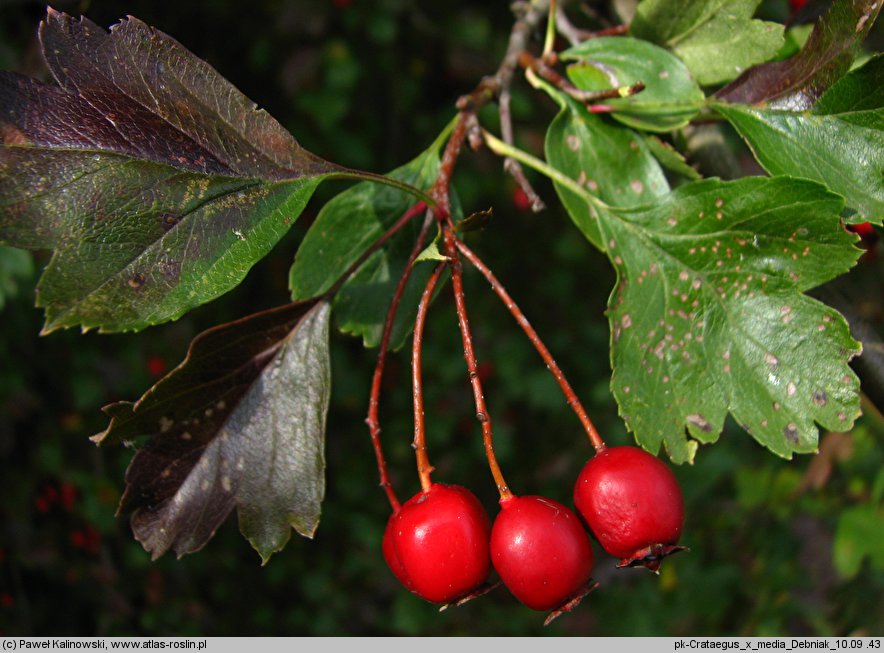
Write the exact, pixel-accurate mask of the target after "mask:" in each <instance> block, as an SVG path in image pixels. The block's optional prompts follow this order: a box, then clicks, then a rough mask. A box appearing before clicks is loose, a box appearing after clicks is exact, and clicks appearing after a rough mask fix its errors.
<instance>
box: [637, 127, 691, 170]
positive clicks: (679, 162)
mask: <svg viewBox="0 0 884 653" xmlns="http://www.w3.org/2000/svg"><path fill="white" fill-rule="evenodd" d="M645 144H646V145H647V146H648V149H649V150H650V151H651V154H653V155H654V158H656V159H657V161H659V162H660V165H661V166H663V167H664V168H666V169H667V170H669V171H670V172H674V173H675V174H677V175H681V176H682V177H686V178H688V179H690V180H692V181H696V180H697V179H700V177H701V175H700V173H699V172H697V170H696V169H695V168H693V167H692V166H690V165H688V162H687V161H686V160H685V158H684V156H683V155H682V153H681V152H679V151H678V150H676V149H675V148H674V147H672V145H670V144H669V143H667V142H665V141H662V140H660V139H659V138H657V137H656V136H654V135H653V134H649V135H647V136H645Z"/></svg>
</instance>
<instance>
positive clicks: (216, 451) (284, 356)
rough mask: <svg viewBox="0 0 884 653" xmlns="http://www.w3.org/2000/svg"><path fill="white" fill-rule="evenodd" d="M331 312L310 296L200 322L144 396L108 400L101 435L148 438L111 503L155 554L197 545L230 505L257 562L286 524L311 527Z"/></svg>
mask: <svg viewBox="0 0 884 653" xmlns="http://www.w3.org/2000/svg"><path fill="white" fill-rule="evenodd" d="M329 314H330V310H329V306H328V304H327V303H326V302H316V301H309V302H302V303H296V304H289V305H287V306H284V307H281V308H277V309H272V310H269V311H265V312H262V313H257V314H255V315H251V316H249V317H246V318H243V319H240V320H237V321H235V322H231V323H229V324H224V325H221V326H218V327H215V328H213V329H210V330H208V331H205V332H203V333H202V334H200V335H199V336H197V337H196V338H195V339H194V341H193V343H192V344H191V346H190V350H189V351H188V354H187V358H186V359H185V360H184V362H183V363H182V364H181V365H179V366H178V367H177V368H176V369H175V370H173V371H172V372H171V373H170V374H169V375H167V376H166V377H165V378H163V379H161V380H160V381H159V382H158V383H157V384H156V385H155V386H154V387H153V388H151V389H150V390H148V391H147V392H146V393H145V394H144V396H143V397H142V398H141V399H140V400H138V401H137V402H135V403H130V402H119V403H116V404H112V405H110V406H107V407H106V408H105V412H107V413H108V414H109V415H110V416H111V421H110V424H109V425H108V428H107V429H106V430H105V431H103V432H102V433H100V434H98V435H96V436H95V437H94V438H93V439H94V440H95V441H96V442H98V443H99V444H108V443H119V442H136V441H138V440H140V439H142V438H143V437H144V436H148V437H149V439H148V440H147V442H146V443H145V444H144V446H142V447H141V448H140V449H139V450H138V452H137V453H136V454H135V457H134V458H133V460H132V463H131V465H130V466H129V469H128V471H127V473H126V491H125V494H124V495H123V498H122V500H121V502H120V508H119V511H120V512H121V513H131V515H132V528H133V531H134V532H135V536H136V538H137V539H138V540H139V541H140V542H141V543H142V544H143V545H144V547H145V549H147V550H148V551H150V552H151V553H152V554H153V556H154V558H156V557H159V556H160V555H162V554H163V553H165V552H166V551H167V550H169V549H173V550H174V551H175V552H176V553H177V554H178V555H179V556H181V555H184V554H186V553H192V552H194V551H197V550H199V549H200V548H202V547H203V546H204V545H205V544H206V543H207V542H208V541H209V539H211V537H212V535H214V533H215V530H216V529H217V528H218V527H219V526H220V525H221V523H222V522H223V521H224V520H225V519H226V518H227V516H228V515H229V514H230V511H231V510H233V508H234V507H236V508H237V510H238V514H239V520H240V529H241V530H242V532H243V534H244V535H245V536H246V537H247V538H248V539H249V541H250V542H251V543H252V545H253V546H254V547H255V549H256V550H257V551H258V552H259V553H260V554H261V557H262V558H263V559H264V560H265V561H266V560H267V559H268V558H269V557H270V555H272V554H273V553H274V552H276V551H278V550H280V549H281V548H282V547H283V546H284V545H285V543H286V542H287V541H288V539H289V536H290V534H291V528H292V527H294V528H295V529H296V530H297V531H298V532H299V533H301V534H302V535H305V536H308V537H310V536H312V534H313V532H314V531H315V529H316V526H317V524H318V522H319V511H320V503H321V501H322V498H323V494H324V489H325V481H324V467H325V463H324V438H325V415H326V411H327V408H328V397H329V391H330V372H329V363H328V323H329Z"/></svg>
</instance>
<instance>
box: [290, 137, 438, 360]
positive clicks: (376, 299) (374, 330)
mask: <svg viewBox="0 0 884 653" xmlns="http://www.w3.org/2000/svg"><path fill="white" fill-rule="evenodd" d="M447 133H448V130H445V131H444V132H443V133H442V134H441V135H440V137H439V138H438V139H437V140H436V142H434V143H433V144H432V145H431V146H430V147H429V148H428V149H427V150H426V151H424V152H422V153H421V154H420V155H418V156H417V157H416V158H414V159H413V160H412V161H410V162H409V163H406V164H405V165H404V166H401V167H399V168H397V169H395V170H393V171H392V172H390V173H389V175H388V176H389V177H390V178H393V179H398V180H401V181H403V182H406V183H408V184H410V185H412V186H415V187H417V188H420V189H428V188H429V187H430V186H432V184H433V182H434V181H435V179H436V176H437V175H438V172H439V150H440V149H441V147H442V145H443V143H444V141H445V136H446V135H447ZM414 204H415V200H414V198H413V197H410V196H409V195H407V194H405V193H402V192H401V191H399V190H397V189H395V188H390V187H387V186H381V185H378V184H375V183H370V182H361V183H359V184H356V185H355V186H353V187H352V188H349V189H347V190H346V191H344V192H343V193H340V194H338V195H337V196H335V197H334V198H333V199H332V200H331V201H329V202H328V203H326V204H325V206H323V207H322V210H321V211H320V212H319V215H318V216H317V218H316V221H315V222H314V223H313V225H312V226H311V227H310V230H309V231H308V232H307V235H306V236H305V237H304V240H303V242H302V243H301V246H300V247H299V249H298V253H297V254H296V256H295V261H294V263H293V265H292V268H291V271H290V274H289V287H290V288H291V291H292V299H294V300H295V301H299V300H304V299H308V298H310V297H316V296H318V295H321V294H323V293H325V292H327V291H328V290H330V289H331V288H332V287H333V286H334V284H335V283H336V282H337V281H338V280H339V279H340V278H341V276H342V275H343V274H344V273H345V272H346V271H347V270H348V269H350V267H351V266H353V265H354V264H356V263H357V262H358V261H359V260H360V258H362V257H363V256H364V255H365V253H366V252H367V251H368V250H369V249H370V248H371V246H372V245H373V244H374V243H375V241H377V240H378V238H380V237H381V236H382V235H383V234H384V233H385V232H386V231H387V230H388V229H389V228H390V227H392V226H393V225H394V224H395V223H396V221H397V220H399V219H400V218H401V217H402V216H403V215H404V214H405V213H406V212H407V211H409V209H411V208H412V207H413V206H414ZM421 222H422V216H416V218H415V220H414V221H413V222H412V225H409V226H406V227H405V228H404V229H403V230H402V231H400V232H399V233H398V234H396V235H395V236H394V237H393V238H391V239H390V241H389V242H388V243H387V244H386V245H385V246H384V247H383V248H382V249H381V250H379V251H378V252H375V253H374V254H372V255H371V256H370V257H369V259H368V260H367V261H366V262H365V263H364V264H363V265H362V266H361V267H360V269H359V270H358V271H357V273H356V274H354V275H353V276H352V277H351V278H350V279H349V280H348V281H347V282H346V283H345V284H344V286H343V287H342V288H341V290H340V291H339V292H338V294H337V296H336V298H335V315H336V319H337V323H338V326H339V328H340V329H341V330H342V331H344V332H345V333H350V334H352V335H356V336H361V337H362V339H363V342H364V344H365V346H366V347H376V346H378V344H379V343H380V339H381V334H382V331H383V324H384V319H385V317H386V313H387V309H388V307H389V304H390V298H391V297H392V296H393V292H394V290H395V288H396V285H397V283H398V281H399V277H400V276H401V274H402V271H403V270H404V269H405V263H406V261H407V260H408V256H409V254H410V252H411V248H412V245H413V243H414V240H415V237H416V235H417V233H418V231H419V230H420V226H421ZM431 273H432V266H417V267H415V270H414V272H413V274H412V277H411V279H410V280H409V282H408V284H407V286H406V288H405V294H404V295H403V301H402V303H401V307H402V308H401V310H400V311H399V312H398V314H397V317H396V321H395V323H394V326H393V332H392V335H391V340H390V343H391V344H390V346H391V347H392V348H394V349H396V348H398V347H400V346H401V344H402V343H403V342H404V340H405V338H406V337H407V336H408V334H409V333H410V329H411V324H412V323H413V322H414V315H415V314H416V311H417V304H418V301H419V299H420V295H421V292H423V287H424V286H425V285H426V282H427V279H429V276H430V274H431Z"/></svg>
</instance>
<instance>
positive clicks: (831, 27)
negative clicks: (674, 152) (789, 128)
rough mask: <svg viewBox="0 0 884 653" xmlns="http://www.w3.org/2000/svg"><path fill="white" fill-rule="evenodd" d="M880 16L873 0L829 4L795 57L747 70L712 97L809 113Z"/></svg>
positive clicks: (878, 8)
mask: <svg viewBox="0 0 884 653" xmlns="http://www.w3.org/2000/svg"><path fill="white" fill-rule="evenodd" d="M880 12H881V2H879V1H878V0H839V1H838V2H833V3H832V5H831V7H830V9H829V11H828V12H826V15H825V16H823V17H822V19H820V20H819V21H817V24H816V25H814V28H813V32H811V35H810V38H809V39H808V40H807V42H806V43H805V44H804V47H803V48H802V49H801V51H800V52H798V54H796V55H795V56H793V57H791V58H789V59H786V60H784V61H771V62H769V63H763V64H760V65H757V66H755V67H753V68H751V69H749V70H747V71H746V72H745V73H743V74H742V75H741V76H740V77H739V79H736V80H734V81H733V82H732V83H730V84H728V85H727V86H725V87H724V88H722V89H721V90H719V91H718V92H717V93H716V94H715V95H716V97H717V98H718V99H719V100H723V101H725V102H730V103H734V104H752V105H757V106H769V107H770V108H772V109H788V110H791V111H804V110H807V109H810V107H811V106H813V104H814V103H815V102H816V101H817V100H818V99H819V97H820V96H821V95H822V94H823V93H824V92H825V91H826V89H828V88H829V87H830V86H831V85H832V84H833V83H834V82H835V81H836V80H838V79H839V78H840V77H841V76H842V75H844V73H846V72H847V71H848V70H849V69H850V65H851V63H852V62H853V59H854V57H855V56H856V55H857V53H858V52H859V49H860V46H861V44H862V42H863V40H864V39H865V38H866V36H867V35H868V33H869V30H871V28H872V25H874V23H875V20H876V19H877V17H878V14H879V13H880ZM873 92H874V91H873Z"/></svg>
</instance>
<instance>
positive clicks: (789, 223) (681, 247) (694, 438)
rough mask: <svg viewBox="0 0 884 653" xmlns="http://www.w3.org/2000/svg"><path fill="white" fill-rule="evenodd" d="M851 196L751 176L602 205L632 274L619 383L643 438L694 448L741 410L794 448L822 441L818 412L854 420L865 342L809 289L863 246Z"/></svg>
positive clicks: (623, 299)
mask: <svg viewBox="0 0 884 653" xmlns="http://www.w3.org/2000/svg"><path fill="white" fill-rule="evenodd" d="M842 207H843V204H842V201H841V200H840V199H839V198H838V197H837V196H835V195H833V194H831V193H829V192H827V191H826V190H825V189H824V188H823V187H822V186H820V185H818V184H815V183H812V182H809V181H802V180H795V179H788V178H760V177H750V178H746V179H743V180H739V181H734V182H722V181H719V180H704V181H699V182H694V183H691V184H687V185H685V186H682V187H680V188H678V189H676V190H675V191H673V192H672V193H671V194H670V195H668V196H667V197H665V198H661V200H660V201H659V202H658V204H657V205H656V206H654V207H649V208H639V209H632V210H610V211H605V212H602V213H601V229H602V232H603V234H604V237H605V239H606V241H607V245H608V247H607V251H608V256H609V257H610V258H611V260H612V262H613V264H614V266H615V268H616V270H617V274H618V282H617V287H616V289H615V292H614V293H613V294H612V296H611V300H610V302H609V319H610V322H611V333H612V336H611V349H612V353H611V361H612V367H613V375H612V380H611V386H612V389H613V392H614V395H615V397H616V398H617V401H618V404H619V406H620V412H621V414H622V416H623V418H624V420H625V421H626V423H627V425H628V427H629V428H630V430H632V431H633V432H634V433H635V436H636V439H637V440H638V441H639V443H641V444H642V446H644V447H645V448H647V449H649V450H651V451H656V450H657V449H658V448H659V447H660V445H661V444H663V445H664V446H665V448H666V450H667V452H668V454H669V456H670V457H671V458H672V459H673V460H674V461H676V462H684V461H691V460H692V459H693V457H694V454H695V452H696V449H697V443H698V442H703V443H708V442H713V441H715V440H716V439H717V438H718V435H719V433H720V432H721V430H722V428H723V425H724V420H725V417H726V416H727V414H728V413H730V414H732V415H733V417H734V418H735V419H736V420H737V422H738V423H739V424H740V425H741V426H742V427H743V428H744V429H745V430H746V431H747V432H749V433H750V434H751V435H752V436H753V437H754V438H755V439H756V440H757V441H758V442H759V443H761V444H762V445H764V446H765V447H767V448H768V449H770V450H771V451H772V452H774V453H776V454H778V455H780V456H783V457H786V458H788V457H791V455H792V453H794V452H799V453H804V452H812V451H815V450H816V446H817V438H818V432H817V427H816V423H819V424H821V425H822V426H823V427H825V428H828V429H838V430H847V429H849V428H850V427H851V425H852V424H853V421H854V420H855V418H856V417H857V416H858V415H859V412H860V410H859V382H858V379H857V377H856V375H855V374H854V373H853V371H852V370H851V369H850V367H849V365H848V362H849V360H850V359H851V358H852V357H853V356H855V355H856V354H858V353H859V351H860V346H859V343H857V342H856V341H854V340H853V339H852V338H851V337H850V333H849V329H848V325H847V323H846V321H845V320H844V318H843V317H842V316H841V315H840V314H839V313H837V312H836V311H835V310H834V309H831V308H829V307H827V306H825V305H824V304H821V303H820V302H818V301H816V300H814V299H811V298H810V297H807V296H806V295H804V294H802V292H803V291H806V290H808V289H810V288H813V287H815V286H817V285H819V284H821V283H823V282H825V281H827V280H829V279H832V278H833V277H835V276H837V275H839V274H842V273H843V272H845V271H847V270H848V269H849V268H850V267H851V266H852V265H853V264H854V263H855V261H856V260H857V258H858V256H859V253H860V251H859V250H858V249H857V248H856V247H853V246H852V245H851V243H853V242H854V241H855V238H854V237H853V236H851V235H850V234H849V233H848V232H847V231H846V230H845V229H844V228H843V227H842V226H841V224H840V221H839V217H838V216H839V214H840V212H841V209H842Z"/></svg>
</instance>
